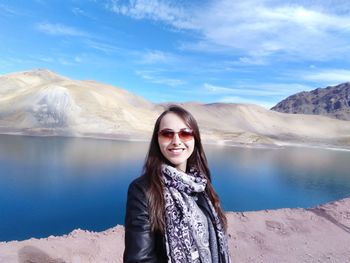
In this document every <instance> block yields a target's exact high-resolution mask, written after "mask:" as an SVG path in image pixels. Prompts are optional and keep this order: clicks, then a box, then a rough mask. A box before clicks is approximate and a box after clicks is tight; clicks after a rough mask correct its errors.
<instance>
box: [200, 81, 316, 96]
mask: <svg viewBox="0 0 350 263" xmlns="http://www.w3.org/2000/svg"><path fill="white" fill-rule="evenodd" d="M311 89H314V87H311V86H307V85H301V84H297V83H259V84H245V85H236V87H235V88H231V87H223V86H217V85H212V84H208V83H205V84H204V85H203V90H204V91H205V92H208V93H211V94H216V95H227V96H230V97H232V96H255V97H258V96H259V97H269V96H275V97H276V96H278V97H281V96H282V97H284V96H289V95H291V94H294V93H297V92H300V91H308V90H311Z"/></svg>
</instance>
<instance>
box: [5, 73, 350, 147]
mask: <svg viewBox="0 0 350 263" xmlns="http://www.w3.org/2000/svg"><path fill="white" fill-rule="evenodd" d="M181 105H182V106H183V107H185V108H186V109H188V110H189V111H190V112H192V114H193V115H194V116H195V117H196V119H197V120H198V122H199V126H200V128H201V133H202V137H203V139H204V141H206V142H219V143H225V144H227V143H229V144H237V143H238V144H242V143H243V144H285V143H298V144H299V143H307V144H310V143H311V144H317V145H319V144H323V145H325V144H327V145H338V146H339V145H340V146H341V147H349V148H350V122H348V121H341V120H336V119H330V118H327V117H323V116H311V115H297V114H295V115H292V114H284V113H279V112H275V111H270V110H266V109H264V108H262V107H260V106H257V105H250V104H232V103H231V104H227V103H213V104H201V103H182V104H181ZM165 106H166V104H153V103H151V102H149V101H147V100H145V99H144V98H142V97H139V96H136V95H134V94H132V93H130V92H128V91H126V90H123V89H120V88H117V87H113V86H110V85H106V84H101V83H97V82H95V81H80V80H71V79H68V78H66V77H63V76H59V75H57V74H55V73H53V72H50V71H48V70H42V69H38V70H32V71H26V72H19V73H12V74H8V75H3V76H1V77H0V133H8V134H20V135H40V136H48V135H63V136H80V137H96V138H106V137H107V138H121V139H145V140H148V139H150V134H151V131H152V129H153V125H154V122H155V120H156V118H157V116H158V115H159V114H160V113H161V112H162V111H163V109H164V107H165Z"/></svg>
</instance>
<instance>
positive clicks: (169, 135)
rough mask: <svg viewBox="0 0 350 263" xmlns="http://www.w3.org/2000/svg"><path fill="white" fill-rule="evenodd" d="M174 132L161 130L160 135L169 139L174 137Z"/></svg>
mask: <svg viewBox="0 0 350 263" xmlns="http://www.w3.org/2000/svg"><path fill="white" fill-rule="evenodd" d="M174 134H175V132H174V131H168V130H165V131H161V132H160V135H161V136H162V137H163V138H164V139H168V140H171V139H172V138H173V137H174Z"/></svg>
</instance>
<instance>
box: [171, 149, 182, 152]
mask: <svg viewBox="0 0 350 263" xmlns="http://www.w3.org/2000/svg"><path fill="white" fill-rule="evenodd" d="M170 151H172V152H173V153H179V152H182V151H183V149H171V150H170Z"/></svg>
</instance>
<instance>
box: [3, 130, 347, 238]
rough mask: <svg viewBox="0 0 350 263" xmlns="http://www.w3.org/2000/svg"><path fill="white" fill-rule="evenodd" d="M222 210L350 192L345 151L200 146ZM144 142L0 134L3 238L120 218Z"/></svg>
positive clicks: (300, 203) (316, 200) (321, 199)
mask: <svg viewBox="0 0 350 263" xmlns="http://www.w3.org/2000/svg"><path fill="white" fill-rule="evenodd" d="M204 148H205V151H206V154H207V157H208V161H209V166H210V169H211V172H212V180H213V184H214V187H215V189H216V191H217V192H218V194H219V196H220V198H221V201H222V206H223V208H224V209H225V210H226V211H252V210H261V209H274V208H283V207H289V208H293V207H304V208H306V207H312V206H315V205H318V204H322V203H325V202H329V201H333V200H336V199H341V198H344V197H348V196H349V193H350V175H349V171H350V152H348V151H332V150H323V149H315V148H292V147H289V148H284V149H257V148H255V149H254V148H239V147H229V146H220V145H204ZM147 149H148V143H145V142H123V141H111V140H97V139H82V138H64V137H27V136H11V135H0V241H9V240H15V239H16V240H23V239H28V238H30V237H37V238H39V237H47V236H49V235H62V234H67V233H69V232H70V231H72V230H73V229H76V228H81V229H87V230H94V231H102V230H105V229H107V228H110V227H113V226H115V225H117V224H123V221H124V213H125V202H126V194H127V187H128V185H129V183H130V182H131V181H132V180H133V179H134V178H136V177H138V176H139V175H140V173H141V170H142V165H143V161H144V158H145V154H146V151H147Z"/></svg>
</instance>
